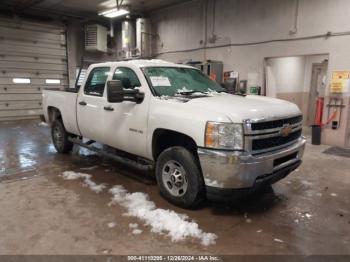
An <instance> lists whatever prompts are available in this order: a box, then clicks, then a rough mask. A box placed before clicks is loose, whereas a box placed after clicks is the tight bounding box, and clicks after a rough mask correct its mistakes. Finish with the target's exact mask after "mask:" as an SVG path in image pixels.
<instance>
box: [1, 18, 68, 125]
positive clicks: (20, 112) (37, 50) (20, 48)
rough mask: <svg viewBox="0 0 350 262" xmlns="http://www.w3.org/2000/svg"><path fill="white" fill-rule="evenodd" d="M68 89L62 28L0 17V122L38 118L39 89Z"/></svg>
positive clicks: (63, 30) (39, 104)
mask: <svg viewBox="0 0 350 262" xmlns="http://www.w3.org/2000/svg"><path fill="white" fill-rule="evenodd" d="M67 86H68V75H67V52H66V39H65V28H64V27H63V26H57V25H48V24H44V23H36V22H35V23H34V22H28V21H23V20H10V19H4V18H0V121H4V120H17V119H30V118H37V117H39V115H41V114H42V108H41V92H42V90H43V89H44V88H64V87H67Z"/></svg>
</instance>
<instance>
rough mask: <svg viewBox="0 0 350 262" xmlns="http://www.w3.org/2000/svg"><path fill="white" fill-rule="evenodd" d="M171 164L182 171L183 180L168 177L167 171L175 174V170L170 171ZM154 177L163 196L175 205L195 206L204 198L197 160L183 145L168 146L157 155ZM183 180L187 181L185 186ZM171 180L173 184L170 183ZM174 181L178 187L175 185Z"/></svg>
mask: <svg viewBox="0 0 350 262" xmlns="http://www.w3.org/2000/svg"><path fill="white" fill-rule="evenodd" d="M171 166H173V167H174V168H175V170H176V168H178V169H179V170H178V172H180V173H184V175H183V179H185V180H183V179H182V180H181V179H180V180H179V181H178V180H177V179H178V178H179V177H177V178H174V179H173V180H171V179H169V175H168V174H169V173H171V174H173V175H174V174H175V175H177V174H176V171H175V172H172V170H173V169H171ZM181 171H184V172H181ZM170 176H171V175H170ZM156 178H157V183H158V186H159V189H160V192H161V194H162V195H163V197H164V198H166V199H167V200H168V201H169V202H171V203H173V204H175V205H177V206H180V207H183V208H195V207H198V206H199V204H200V203H201V202H202V201H203V200H204V199H205V192H204V182H203V177H202V173H201V170H200V168H199V164H198V161H197V159H196V157H195V156H194V155H193V154H192V153H191V152H190V151H189V150H187V149H186V148H184V147H180V146H176V147H170V148H168V149H166V150H164V151H163V152H162V153H161V154H160V155H159V157H158V159H157V163H156ZM170 180H171V181H170ZM183 181H185V182H187V186H186V187H184V186H183V184H182V185H181V182H183ZM172 182H173V185H171V183H172ZM178 182H179V183H178ZM185 182H183V183H185ZM176 183H178V185H179V187H177V186H176ZM185 188H186V189H185ZM174 194H178V195H174Z"/></svg>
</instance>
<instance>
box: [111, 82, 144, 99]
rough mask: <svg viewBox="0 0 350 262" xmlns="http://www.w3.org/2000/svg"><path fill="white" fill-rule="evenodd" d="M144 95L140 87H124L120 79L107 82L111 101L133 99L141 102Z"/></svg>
mask: <svg viewBox="0 0 350 262" xmlns="http://www.w3.org/2000/svg"><path fill="white" fill-rule="evenodd" d="M144 97H145V94H144V93H142V92H140V90H138V89H124V87H123V84H122V82H121V81H119V80H111V81H108V82H107V101H108V102H109V103H121V102H123V101H131V102H135V103H136V104H140V103H141V102H142V101H143V99H144Z"/></svg>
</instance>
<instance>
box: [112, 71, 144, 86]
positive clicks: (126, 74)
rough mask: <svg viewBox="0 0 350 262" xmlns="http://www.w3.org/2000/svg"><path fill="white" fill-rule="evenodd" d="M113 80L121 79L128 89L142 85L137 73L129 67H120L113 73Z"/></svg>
mask: <svg viewBox="0 0 350 262" xmlns="http://www.w3.org/2000/svg"><path fill="white" fill-rule="evenodd" d="M113 80H120V81H121V82H122V84H123V87H124V88H128V89H129V88H135V87H138V86H141V84H140V80H139V78H138V77H137V75H136V73H135V72H134V71H133V70H132V69H130V68H127V67H118V68H117V69H116V70H115V72H114V74H113Z"/></svg>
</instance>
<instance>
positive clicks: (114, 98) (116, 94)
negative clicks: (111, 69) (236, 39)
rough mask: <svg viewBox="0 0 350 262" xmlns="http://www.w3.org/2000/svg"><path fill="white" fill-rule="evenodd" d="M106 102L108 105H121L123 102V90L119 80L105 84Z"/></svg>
mask: <svg viewBox="0 0 350 262" xmlns="http://www.w3.org/2000/svg"><path fill="white" fill-rule="evenodd" d="M107 101H108V102H109V103H121V102H123V101H124V90H123V86H122V83H121V82H120V81H119V80H112V81H108V82H107Z"/></svg>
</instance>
